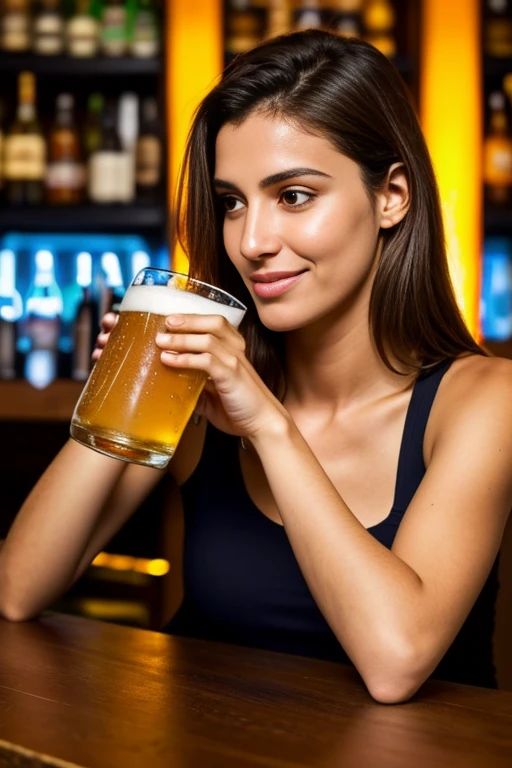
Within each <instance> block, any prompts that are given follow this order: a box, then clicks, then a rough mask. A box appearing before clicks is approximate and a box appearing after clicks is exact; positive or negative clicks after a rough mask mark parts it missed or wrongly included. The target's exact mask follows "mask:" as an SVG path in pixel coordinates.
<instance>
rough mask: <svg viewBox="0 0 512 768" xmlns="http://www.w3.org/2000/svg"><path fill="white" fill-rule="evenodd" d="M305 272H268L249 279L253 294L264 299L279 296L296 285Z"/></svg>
mask: <svg viewBox="0 0 512 768" xmlns="http://www.w3.org/2000/svg"><path fill="white" fill-rule="evenodd" d="M306 271H307V270H302V271H300V272H268V273H266V274H265V273H262V274H261V275H258V274H256V275H253V276H252V277H251V280H252V282H253V283H254V293H255V294H256V295H257V296H260V297H261V298H264V299H270V298H274V297H276V296H280V295H281V294H282V293H285V291H287V290H289V289H290V288H292V287H293V286H294V285H296V284H297V283H298V282H299V280H300V279H301V278H302V276H303V275H304V274H305V272H306Z"/></svg>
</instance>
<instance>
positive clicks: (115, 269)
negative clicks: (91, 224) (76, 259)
mask: <svg viewBox="0 0 512 768" xmlns="http://www.w3.org/2000/svg"><path fill="white" fill-rule="evenodd" d="M124 293H125V287H124V283H123V275H122V272H121V264H120V262H119V256H118V255H117V253H114V252H113V251H105V253H103V254H102V256H101V275H100V289H99V317H100V319H101V318H102V317H103V315H104V314H106V313H107V312H119V306H120V304H121V301H122V300H123V296H124Z"/></svg>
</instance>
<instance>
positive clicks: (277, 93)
mask: <svg viewBox="0 0 512 768" xmlns="http://www.w3.org/2000/svg"><path fill="white" fill-rule="evenodd" d="M255 112H263V113H265V114H268V115H271V116H279V117H283V118H285V119H287V120H290V121H291V122H292V123H293V124H295V125H297V126H298V127H303V128H304V129H306V130H308V131H311V132H313V133H315V134H316V135H318V136H322V137H324V138H327V139H328V140H329V141H330V142H331V144H332V145H333V146H334V147H335V148H336V149H338V150H339V151H340V152H341V153H343V154H344V155H346V156H347V157H349V158H350V159H351V160H353V161H354V162H355V163H357V164H358V166H359V169H360V174H361V178H362V181H363V184H364V186H365V188H366V190H367V193H368V195H369V198H370V200H372V201H374V200H375V195H376V193H377V192H378V191H379V190H380V189H381V188H382V186H383V184H384V183H385V181H386V178H387V174H388V171H389V168H390V166H391V165H392V164H393V163H397V162H399V163H403V166H404V169H405V173H406V174H407V179H408V183H409V193H410V207H409V210H408V212H407V213H406V215H405V216H404V218H403V219H402V221H401V222H400V223H398V224H397V225H395V226H394V227H392V228H391V229H389V230H381V236H382V238H383V247H382V251H381V256H380V260H379V263H378V266H377V270H376V274H375V278H374V282H373V286H372V292H371V299H370V309H369V323H370V329H371V333H372V338H373V342H374V344H375V348H376V350H377V352H378V354H379V355H380V356H381V358H382V360H383V361H384V363H385V364H386V365H387V366H388V368H390V369H391V370H393V371H395V372H397V373H404V372H406V373H413V372H417V373H419V372H420V371H421V370H424V369H428V368H430V367H432V366H434V365H436V364H437V363H439V362H441V361H442V360H445V359H447V358H455V357H458V356H460V355H462V354H464V353H476V354H485V352H484V351H483V350H482V348H481V347H480V346H479V345H478V344H477V343H476V342H475V340H474V339H473V338H472V336H471V334H470V333H469V331H468V329H467V327H466V325H465V323H464V320H463V318H462V315H461V313H460V310H459V308H458V305H457V302H456V299H455V295H454V292H453V287H452V284H451V281H450V277H449V271H448V265H447V259H446V249H445V242H444V232H443V222H442V216H441V206H440V201H439V193H438V188H437V183H436V179H435V175H434V171H433V167H432V162H431V159H430V156H429V153H428V150H427V147H426V143H425V140H424V137H423V134H422V132H421V129H420V126H419V123H418V120H417V117H416V114H415V112H414V109H413V107H412V104H411V102H410V99H409V94H408V92H407V89H406V87H405V85H404V83H403V81H402V79H401V77H400V75H399V74H398V72H397V71H396V70H395V68H394V67H393V65H392V64H391V63H390V62H389V61H388V60H387V59H386V57H385V56H383V55H382V54H381V53H380V52H379V51H378V50H377V49H376V48H374V47H373V46H371V45H368V44H367V43H364V42H362V41H360V40H355V39H345V38H342V37H339V36H337V35H335V34H332V33H329V32H324V31H321V30H307V31H305V32H297V33H292V34H289V35H283V36H280V37H276V38H274V39H271V40H269V41H267V42H265V43H263V44H261V45H259V46H258V47H256V48H254V49H252V50H251V51H249V52H247V53H245V54H242V55H240V56H238V57H237V58H236V59H235V60H234V62H233V63H232V64H231V65H230V66H229V67H228V68H227V69H226V71H225V72H224V75H223V77H222V79H221V81H220V82H219V84H218V85H217V86H216V87H214V88H213V89H212V90H211V91H210V93H209V94H208V95H207V96H206V98H205V99H204V100H203V101H202V103H201V104H200V106H199V108H198V110H197V112H196V115H195V119H194V122H193V125H192V128H191V131H190V134H189V138H188V143H187V146H186V151H185V156H184V163H183V167H182V172H181V177H180V180H179V184H178V194H177V208H176V218H175V233H176V236H177V238H178V239H179V241H180V242H181V244H182V246H183V248H184V250H185V252H186V253H187V254H188V257H189V259H190V274H191V276H193V277H197V278H199V279H203V280H207V281H211V282H213V283H214V284H216V285H219V286H220V287H222V288H224V289H226V290H228V291H230V292H232V293H234V295H236V296H237V297H238V298H239V299H240V300H241V301H244V303H246V304H247V306H248V307H249V310H248V312H247V314H246V317H245V318H244V321H243V324H242V326H241V331H242V332H243V334H244V336H245V338H246V342H247V355H248V357H249V359H250V360H251V362H252V363H253V365H254V366H255V368H256V370H257V371H258V373H259V374H260V375H261V376H262V378H263V380H264V381H265V382H266V384H267V386H269V387H270V389H271V390H272V391H273V392H274V393H275V394H276V395H277V396H279V397H283V396H284V392H285V387H286V384H285V370H284V343H283V334H281V333H276V332H273V331H270V330H269V329H267V328H266V327H265V326H264V325H263V323H262V322H261V321H260V320H259V318H258V315H257V312H256V308H255V306H254V303H253V301H252V299H251V297H250V294H249V291H248V290H247V288H246V286H245V285H244V283H243V281H242V279H241V277H240V276H239V274H238V272H237V271H236V269H235V268H234V267H233V265H232V264H231V262H230V260H229V258H228V256H227V253H226V250H225V248H224V243H223V238H222V229H223V218H224V212H223V210H221V209H220V206H219V204H218V202H217V201H216V197H215V194H214V191H213V187H212V180H213V175H214V168H215V141H216V138H217V134H218V132H219V130H220V129H221V128H222V126H223V125H225V124H226V123H230V124H234V125H240V124H241V123H242V122H243V121H244V120H245V119H246V118H247V117H248V116H249V115H251V114H254V113H255ZM395 363H398V367H396V366H395Z"/></svg>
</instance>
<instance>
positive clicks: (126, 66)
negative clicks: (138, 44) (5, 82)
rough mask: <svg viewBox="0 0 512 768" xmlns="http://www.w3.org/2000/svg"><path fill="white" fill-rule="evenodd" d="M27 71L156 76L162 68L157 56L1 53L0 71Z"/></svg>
mask: <svg viewBox="0 0 512 768" xmlns="http://www.w3.org/2000/svg"><path fill="white" fill-rule="evenodd" d="M25 70H28V71H30V72H34V73H35V74H36V75H58V76H59V77H75V76H76V75H87V76H103V75H105V76H111V77H123V76H124V77H127V76H132V77H133V76H137V77H139V76H157V75H159V74H160V73H161V71H162V59H161V57H155V58H151V59H137V58H134V57H129V56H120V57H115V56H113V57H111V56H94V57H92V58H90V59H76V58H73V57H71V56H35V55H34V54H31V53H27V54H23V53H22V54H14V53H5V52H2V54H1V55H0V74H9V73H10V74H17V73H18V72H23V71H25Z"/></svg>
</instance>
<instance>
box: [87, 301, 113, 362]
mask: <svg viewBox="0 0 512 768" xmlns="http://www.w3.org/2000/svg"><path fill="white" fill-rule="evenodd" d="M118 319H119V315H116V314H115V312H107V314H106V315H103V317H102V318H101V322H100V325H101V331H100V332H99V333H98V336H97V337H96V346H95V348H94V350H93V353H92V359H93V360H99V359H100V357H101V353H102V352H103V348H104V347H105V344H106V343H107V341H108V339H109V336H110V331H111V330H112V328H113V327H114V326H115V324H116V323H117V321H118Z"/></svg>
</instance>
